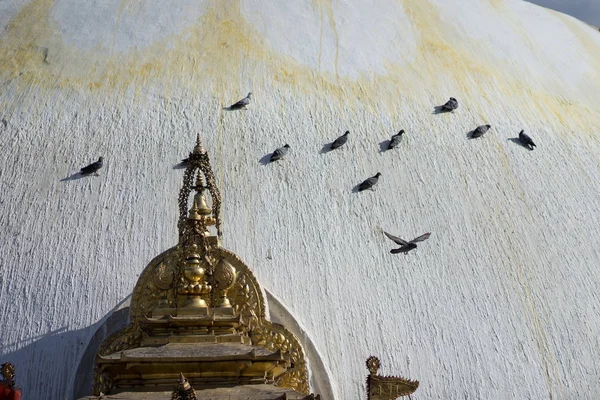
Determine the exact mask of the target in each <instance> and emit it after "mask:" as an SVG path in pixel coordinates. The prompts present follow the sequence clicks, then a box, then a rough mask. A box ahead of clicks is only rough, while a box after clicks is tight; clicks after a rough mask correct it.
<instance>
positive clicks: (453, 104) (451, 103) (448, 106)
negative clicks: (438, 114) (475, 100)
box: [441, 97, 458, 111]
mask: <svg viewBox="0 0 600 400" xmlns="http://www.w3.org/2000/svg"><path fill="white" fill-rule="evenodd" d="M441 108H442V111H454V110H456V109H457V108H458V100H456V99H455V98H454V97H450V100H448V101H447V102H446V103H445V104H444V105H443V106H442V107H441Z"/></svg>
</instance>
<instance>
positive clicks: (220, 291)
mask: <svg viewBox="0 0 600 400" xmlns="http://www.w3.org/2000/svg"><path fill="white" fill-rule="evenodd" d="M236 272H237V271H236V270H235V268H234V267H233V265H231V263H230V262H229V261H227V260H226V259H224V258H222V259H221V260H219V263H218V264H217V266H216V267H215V269H214V271H213V274H212V279H213V281H214V283H215V291H216V293H215V294H216V296H217V298H218V300H217V303H216V307H224V308H228V307H231V301H229V298H228V297H227V291H228V290H229V289H230V288H231V287H232V286H233V284H234V283H235V278H236Z"/></svg>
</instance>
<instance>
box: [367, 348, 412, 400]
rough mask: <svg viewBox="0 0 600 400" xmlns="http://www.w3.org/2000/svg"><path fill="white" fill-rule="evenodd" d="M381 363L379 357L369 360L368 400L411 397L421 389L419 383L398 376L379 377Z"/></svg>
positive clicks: (390, 399) (392, 399)
mask: <svg viewBox="0 0 600 400" xmlns="http://www.w3.org/2000/svg"><path fill="white" fill-rule="evenodd" d="M380 367H381V363H380V362H379V359H378V358H377V357H374V356H371V357H369V358H368V359H367V368H368V369H369V373H370V374H369V376H368V377H367V399H368V400H394V399H397V398H398V397H402V396H410V395H411V394H412V393H414V392H415V390H417V388H418V387H419V381H411V380H410V379H405V378H402V377H397V376H381V375H377V371H378V370H379V368H380Z"/></svg>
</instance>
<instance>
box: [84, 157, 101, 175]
mask: <svg viewBox="0 0 600 400" xmlns="http://www.w3.org/2000/svg"><path fill="white" fill-rule="evenodd" d="M103 160H104V159H103V158H102V157H100V158H99V159H98V161H96V162H95V163H91V164H90V165H86V166H85V167H83V168H81V175H90V174H96V175H98V170H99V169H100V168H102V166H103V165H104V164H103V163H102V161H103Z"/></svg>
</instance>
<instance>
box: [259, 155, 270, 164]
mask: <svg viewBox="0 0 600 400" xmlns="http://www.w3.org/2000/svg"><path fill="white" fill-rule="evenodd" d="M272 155H273V153H269V154H266V155H265V156H263V157H262V158H261V159H260V160H258V162H259V163H260V164H261V165H268V164H269V162H270V161H271V156H272Z"/></svg>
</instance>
